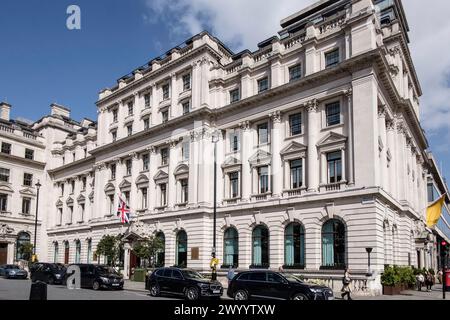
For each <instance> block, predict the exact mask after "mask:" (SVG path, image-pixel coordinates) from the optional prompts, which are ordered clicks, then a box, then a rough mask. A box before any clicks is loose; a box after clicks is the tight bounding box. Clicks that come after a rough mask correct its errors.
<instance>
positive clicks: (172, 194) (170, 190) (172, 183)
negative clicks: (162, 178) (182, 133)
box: [167, 140, 178, 208]
mask: <svg viewBox="0 0 450 320" xmlns="http://www.w3.org/2000/svg"><path fill="white" fill-rule="evenodd" d="M176 146H177V142H176V141H174V140H171V141H169V147H170V150H169V152H170V153H169V168H168V169H167V174H168V175H169V183H168V185H167V197H168V198H167V207H168V208H174V207H175V204H176V200H177V188H176V180H175V176H174V175H173V173H174V170H175V167H176V166H177V161H178V159H177V152H176V151H177V150H176Z"/></svg>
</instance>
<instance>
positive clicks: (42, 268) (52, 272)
mask: <svg viewBox="0 0 450 320" xmlns="http://www.w3.org/2000/svg"><path fill="white" fill-rule="evenodd" d="M30 274H31V275H30V278H31V281H32V282H36V281H43V282H45V283H48V284H50V285H52V284H62V283H63V281H64V276H65V274H66V268H65V267H64V266H62V265H59V264H56V263H42V262H38V263H35V264H33V265H31V266H30Z"/></svg>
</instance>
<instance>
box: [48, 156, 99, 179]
mask: <svg viewBox="0 0 450 320" xmlns="http://www.w3.org/2000/svg"><path fill="white" fill-rule="evenodd" d="M90 162H92V165H94V163H95V158H94V157H93V156H89V157H87V158H84V159H81V160H78V161H74V162H71V163H69V164H66V165H64V166H62V167H58V168H56V169H52V170H48V174H50V175H56V174H58V173H62V172H64V171H66V170H69V169H73V168H76V167H79V166H82V165H86V164H89V163H90Z"/></svg>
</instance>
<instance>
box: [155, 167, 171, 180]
mask: <svg viewBox="0 0 450 320" xmlns="http://www.w3.org/2000/svg"><path fill="white" fill-rule="evenodd" d="M164 179H169V175H168V174H167V173H166V172H164V171H162V170H159V171H158V172H157V173H156V174H155V176H154V177H153V180H155V181H156V180H164Z"/></svg>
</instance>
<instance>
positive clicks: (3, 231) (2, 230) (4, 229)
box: [0, 224, 14, 236]
mask: <svg viewBox="0 0 450 320" xmlns="http://www.w3.org/2000/svg"><path fill="white" fill-rule="evenodd" d="M13 232H14V229H13V228H11V227H10V226H8V225H7V224H1V225H0V236H5V235H7V234H12V233H13Z"/></svg>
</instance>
